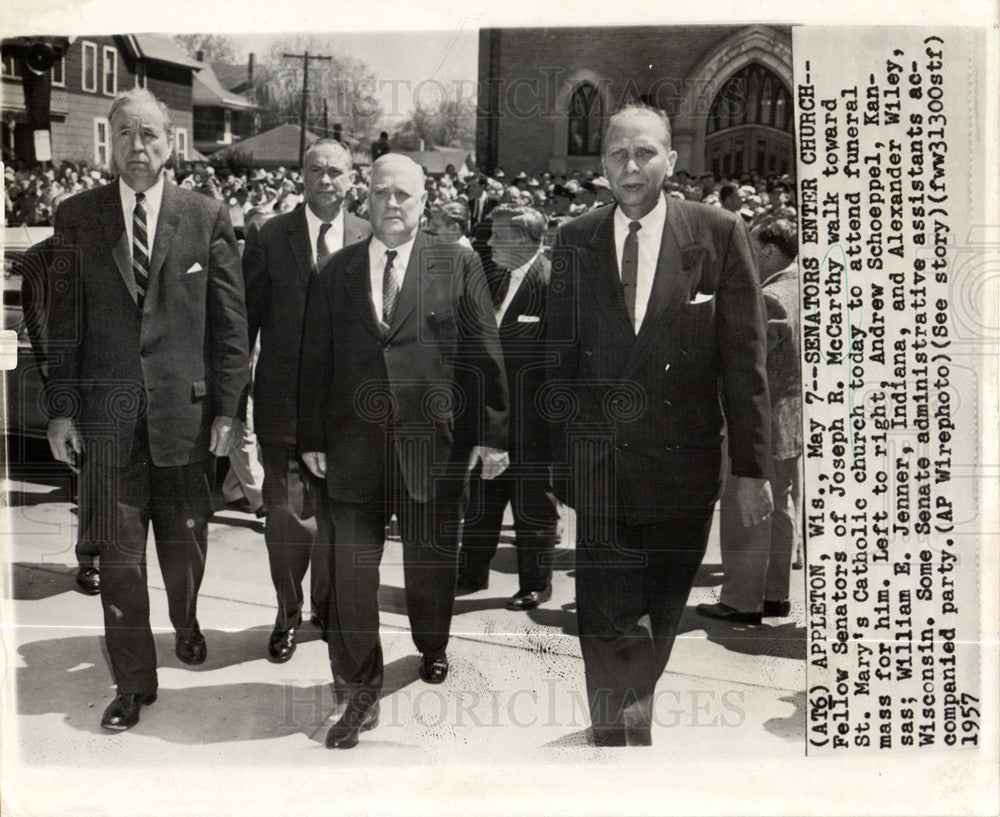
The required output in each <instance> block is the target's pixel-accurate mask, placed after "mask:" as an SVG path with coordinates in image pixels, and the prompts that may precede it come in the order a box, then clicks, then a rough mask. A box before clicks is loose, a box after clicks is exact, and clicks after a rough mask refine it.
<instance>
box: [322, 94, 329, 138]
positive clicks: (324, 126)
mask: <svg viewBox="0 0 1000 817" xmlns="http://www.w3.org/2000/svg"><path fill="white" fill-rule="evenodd" d="M327 122H328V119H327V113H326V97H324V98H323V138H324V139H325V138H326V137H328V136H329V135H330V134H329V133H328V132H327Z"/></svg>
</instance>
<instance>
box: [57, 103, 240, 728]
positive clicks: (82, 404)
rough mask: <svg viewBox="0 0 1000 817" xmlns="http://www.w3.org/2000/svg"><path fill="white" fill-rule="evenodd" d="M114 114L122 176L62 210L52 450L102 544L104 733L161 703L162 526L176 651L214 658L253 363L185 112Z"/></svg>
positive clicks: (117, 106)
mask: <svg viewBox="0 0 1000 817" xmlns="http://www.w3.org/2000/svg"><path fill="white" fill-rule="evenodd" d="M108 121H109V124H110V128H111V139H112V156H113V164H114V167H115V169H116V170H117V172H118V175H119V180H118V182H117V183H113V184H108V185H106V186H105V187H101V188H97V189H95V190H92V191H87V192H83V193H80V194H78V195H76V196H73V197H72V198H70V199H67V200H66V201H65V202H64V203H63V204H62V205H61V206H60V207H59V209H58V211H57V212H56V219H55V235H56V236H58V237H59V240H60V241H61V242H62V245H63V246H64V247H68V248H73V250H74V263H71V264H66V265H65V266H64V267H62V268H58V269H53V271H52V290H51V293H52V305H51V313H50V320H49V342H50V350H51V353H52V362H51V366H50V370H49V373H50V377H49V383H48V386H47V388H46V402H47V408H48V411H49V416H50V417H51V420H50V422H49V429H48V436H49V443H50V445H51V447H52V453H53V455H54V456H55V458H56V459H57V460H59V461H61V462H65V463H67V464H69V465H70V466H72V467H80V468H81V471H82V473H81V491H80V505H81V513H82V514H84V515H85V516H86V518H87V520H88V525H89V531H88V532H89V535H90V536H92V537H93V539H94V541H96V542H98V543H99V547H100V562H101V603H102V605H103V607H104V626H105V634H106V641H107V647H108V652H109V654H110V656H111V669H112V673H113V675H114V679H115V683H116V684H117V686H118V694H117V697H116V698H115V700H114V701H113V702H112V703H111V704H110V705H109V706H108V707H107V709H106V710H105V711H104V716H103V718H102V719H101V726H103V727H105V728H107V729H116V730H121V729H128V728H130V727H132V726H134V725H135V724H136V723H138V720H139V708H140V707H141V706H142V705H143V704H150V703H152V702H153V701H155V700H156V689H157V677H156V650H155V647H154V644H153V634H152V631H151V629H150V624H149V595H148V591H147V588H146V537H147V530H148V527H149V524H150V522H152V525H153V533H154V536H155V539H156V553H157V557H158V559H159V563H160V570H161V571H162V573H163V580H164V583H165V584H166V591H167V600H168V603H169V610H170V621H171V623H172V624H173V625H174V629H175V630H176V632H177V636H176V643H175V652H176V654H177V657H178V658H180V660H181V661H183V662H185V663H187V664H201V663H202V662H204V660H205V657H206V646H205V639H204V637H203V636H202V634H201V630H200V628H199V626H198V618H197V609H196V607H197V595H198V588H199V587H200V585H201V579H202V575H203V573H204V568H205V551H206V540H207V530H208V519H209V517H210V516H211V514H212V497H211V485H212V479H213V474H214V467H215V460H214V459H213V455H214V456H216V457H222V456H226V455H227V454H228V453H229V449H230V447H231V445H232V442H233V422H234V418H235V416H236V414H237V406H238V403H239V400H240V394H241V393H242V392H243V389H244V387H245V385H246V382H247V369H248V366H249V360H248V354H247V332H246V310H245V307H244V302H243V278H242V276H241V275H240V268H239V256H238V254H237V249H236V238H235V236H234V235H233V228H232V226H231V225H230V222H229V216H228V214H227V213H226V210H225V208H224V207H223V205H222V203H221V202H216V201H213V200H211V199H209V198H207V197H205V196H200V195H198V194H197V193H192V192H189V191H185V190H181V189H179V188H178V187H177V186H176V185H174V184H173V183H172V182H170V181H168V180H166V179H165V178H164V173H163V166H164V163H165V162H166V160H167V158H168V157H169V156H170V151H171V148H172V135H171V125H170V119H169V115H168V113H167V110H166V108H165V107H164V106H162V105H161V104H160V103H158V102H157V100H156V98H155V97H154V96H153V95H152V94H151V93H150V92H149V91H146V90H144V89H135V90H132V91H127V92H125V93H123V94H120V95H119V96H118V97H116V98H115V100H114V102H113V103H112V105H111V111H110V113H109V115H108ZM81 462H82V464H81Z"/></svg>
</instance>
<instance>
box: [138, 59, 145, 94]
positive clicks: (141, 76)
mask: <svg viewBox="0 0 1000 817" xmlns="http://www.w3.org/2000/svg"><path fill="white" fill-rule="evenodd" d="M135 87H136V88H145V87H146V63H145V61H144V60H136V62H135Z"/></svg>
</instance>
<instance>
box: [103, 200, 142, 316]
mask: <svg viewBox="0 0 1000 817" xmlns="http://www.w3.org/2000/svg"><path fill="white" fill-rule="evenodd" d="M118 184H119V183H118V182H111V183H110V184H106V185H105V186H104V187H103V188H101V192H102V193H103V194H104V199H103V201H102V202H101V213H100V221H101V225H102V227H103V229H104V241H105V243H106V245H107V246H108V247H111V257H112V258H113V259H114V262H115V267H116V268H117V269H118V274H119V275H120V276H121V279H122V283H123V284H125V289H127V290H128V292H129V295H131V294H132V291H133V290H134V288H135V276H134V275H133V274H132V249H131V248H130V247H129V245H128V231H127V230H126V229H125V218H124V216H123V215H122V200H121V196H120V194H119V192H118ZM133 300H134V298H133Z"/></svg>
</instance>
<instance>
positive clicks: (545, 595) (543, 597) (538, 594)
mask: <svg viewBox="0 0 1000 817" xmlns="http://www.w3.org/2000/svg"><path fill="white" fill-rule="evenodd" d="M550 598H552V585H551V584H550V585H549V586H548V587H546V588H544V589H543V590H529V591H528V592H527V593H521V592H519V593H518V594H517V595H516V596H511V597H510V598H509V599H507V604H505V605H504V606H505V607H506V608H507V609H508V610H534V609H535V608H536V607H537V606H538V605H539V604H541V603H542V602H543V601H548V600H549V599H550Z"/></svg>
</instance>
